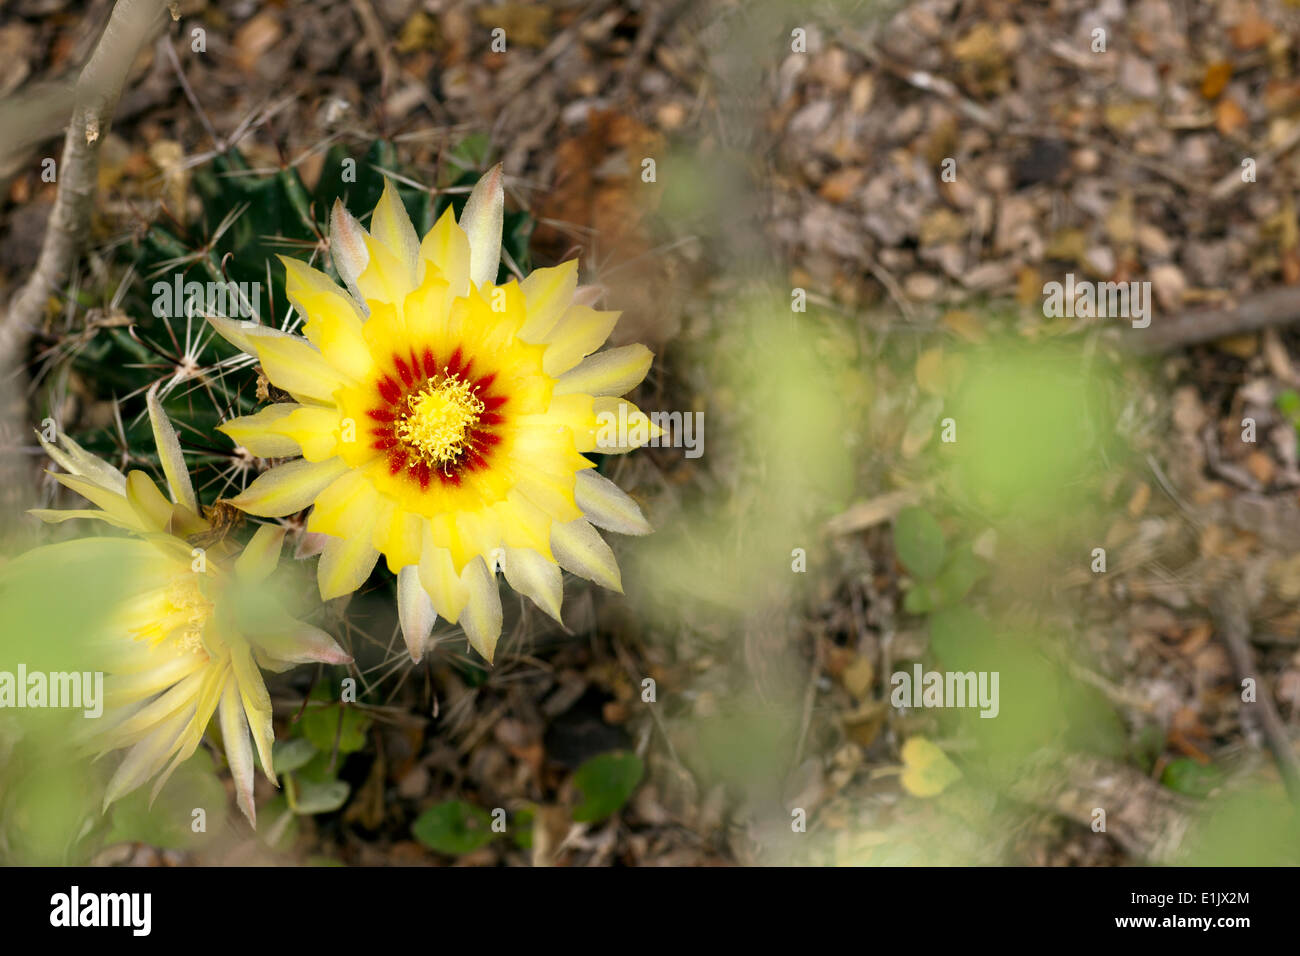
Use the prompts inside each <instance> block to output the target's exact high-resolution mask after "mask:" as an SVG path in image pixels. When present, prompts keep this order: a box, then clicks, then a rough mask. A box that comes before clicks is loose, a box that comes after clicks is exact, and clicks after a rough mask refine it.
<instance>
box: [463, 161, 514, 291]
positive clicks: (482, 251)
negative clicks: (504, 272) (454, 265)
mask: <svg viewBox="0 0 1300 956" xmlns="http://www.w3.org/2000/svg"><path fill="white" fill-rule="evenodd" d="M505 201H506V194H505V187H504V185H503V182H502V176H501V164H500V163H497V164H496V165H495V166H493V167H492V168H491V169H490V170H488V171H487V173H486V174H485V175H484V176H483V178H482V179H480V180H479V181H478V182H477V183H475V184H474V188H473V190H471V192H470V194H469V199H467V200H465V208H464V209H463V210H461V214H460V227H461V228H462V229H464V230H465V236H466V238H468V239H469V280H470V282H472V283H474V285H484V284H486V283H488V282H495V281H496V278H497V270H498V269H499V268H500V266H501V228H502V225H503V223H504V222H505Z"/></svg>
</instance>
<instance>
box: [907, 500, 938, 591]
mask: <svg viewBox="0 0 1300 956" xmlns="http://www.w3.org/2000/svg"><path fill="white" fill-rule="evenodd" d="M894 548H895V549H896V550H897V551H898V560H899V561H901V562H903V566H904V567H906V568H907V570H908V571H910V572H911V573H912V574H914V575H915V576H916V577H918V578H920V579H921V580H923V581H928V580H929V579H930V578H933V577H934V576H935V575H936V574H938V573H939V569H940V568H942V567H943V560H944V557H945V555H946V553H947V545H946V544H945V542H944V538H943V529H942V528H941V527H939V522H938V521H936V520H935V517H934V515H932V514H930V512H928V511H926V510H925V509H924V508H904V509H903V510H902V511H900V512H899V513H898V517H897V518H896V519H895V520H894Z"/></svg>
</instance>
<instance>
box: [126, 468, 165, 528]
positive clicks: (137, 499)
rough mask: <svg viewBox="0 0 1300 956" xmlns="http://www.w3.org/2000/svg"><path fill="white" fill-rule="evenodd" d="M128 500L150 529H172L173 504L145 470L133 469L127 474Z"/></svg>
mask: <svg viewBox="0 0 1300 956" xmlns="http://www.w3.org/2000/svg"><path fill="white" fill-rule="evenodd" d="M126 500H127V501H129V502H130V503H131V507H132V508H133V509H135V513H136V514H138V515H139V516H140V518H141V520H142V521H143V522H144V523H145V524H146V525H147V526H148V527H149V528H150V530H153V531H167V530H170V528H171V524H172V505H171V503H170V502H169V501H168V500H167V499H166V498H165V497H164V496H163V493H162V492H161V491H159V490H158V486H157V485H155V484H154V483H153V480H152V479H151V478H150V477H149V476H148V475H146V474H145V473H144V472H143V471H132V472H129V473H128V474H127V476H126Z"/></svg>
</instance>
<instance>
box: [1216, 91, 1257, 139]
mask: <svg viewBox="0 0 1300 956" xmlns="http://www.w3.org/2000/svg"><path fill="white" fill-rule="evenodd" d="M1248 122H1250V118H1249V117H1248V116H1246V111H1245V110H1243V109H1242V108H1241V107H1240V106H1238V105H1237V101H1236V100H1234V99H1233V98H1232V97H1230V96H1225V97H1224V98H1223V99H1221V100H1219V102H1218V103H1216V104H1215V106H1214V126H1215V129H1217V130H1218V131H1219V133H1220V134H1221V135H1223V136H1231V135H1232V134H1233V133H1235V132H1237V130H1239V129H1242V128H1243V127H1245V125H1246V124H1247V123H1248Z"/></svg>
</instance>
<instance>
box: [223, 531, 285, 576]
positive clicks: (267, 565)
mask: <svg viewBox="0 0 1300 956" xmlns="http://www.w3.org/2000/svg"><path fill="white" fill-rule="evenodd" d="M286 530H287V529H286V528H285V527H284V525H278V524H263V525H258V526H257V530H256V531H254V532H253V537H252V538H250V539H249V542H248V544H247V545H245V546H244V550H243V551H241V552H240V554H239V557H237V558H236V559H235V574H236V575H238V577H239V579H240V580H241V581H245V582H248V583H250V584H256V583H257V582H259V581H265V580H266V579H267V578H269V577H270V576H271V572H272V571H274V570H275V566H276V565H277V564H279V562H280V546H281V544H282V543H283V541H284V533H285V531H286Z"/></svg>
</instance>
